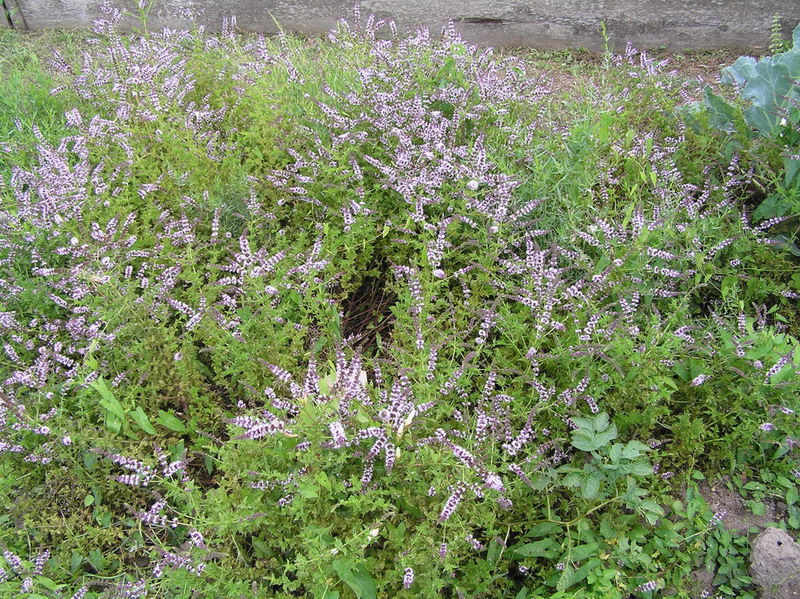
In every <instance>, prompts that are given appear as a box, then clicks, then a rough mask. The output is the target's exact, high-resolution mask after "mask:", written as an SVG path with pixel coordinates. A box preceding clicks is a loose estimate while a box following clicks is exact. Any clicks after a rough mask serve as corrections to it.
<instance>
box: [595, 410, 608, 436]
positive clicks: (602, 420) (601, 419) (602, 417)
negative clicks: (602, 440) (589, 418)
mask: <svg viewBox="0 0 800 599" xmlns="http://www.w3.org/2000/svg"><path fill="white" fill-rule="evenodd" d="M608 422H609V421H608V414H606V413H605V412H601V413H600V414H598V415H597V416H595V418H594V430H596V431H597V432H600V431H604V430H606V429H607V428H608Z"/></svg>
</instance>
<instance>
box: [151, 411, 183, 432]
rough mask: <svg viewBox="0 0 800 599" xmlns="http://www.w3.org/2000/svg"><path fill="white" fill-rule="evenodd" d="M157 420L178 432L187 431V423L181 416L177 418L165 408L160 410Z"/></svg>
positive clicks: (165, 426)
mask: <svg viewBox="0 0 800 599" xmlns="http://www.w3.org/2000/svg"><path fill="white" fill-rule="evenodd" d="M156 422H157V423H158V424H160V425H161V426H163V427H164V428H168V429H169V430H171V431H175V432H176V433H185V432H186V425H185V424H184V423H183V422H182V421H181V420H180V419H179V418H176V417H175V416H174V415H173V414H170V413H169V412H165V411H164V410H159V411H158V418H157V419H156Z"/></svg>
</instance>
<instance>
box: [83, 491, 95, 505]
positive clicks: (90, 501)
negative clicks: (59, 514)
mask: <svg viewBox="0 0 800 599" xmlns="http://www.w3.org/2000/svg"><path fill="white" fill-rule="evenodd" d="M93 503H94V495H92V494H91V493H89V494H88V495H87V496H86V497H84V498H83V505H85V506H86V507H89V506H90V505H92V504H93Z"/></svg>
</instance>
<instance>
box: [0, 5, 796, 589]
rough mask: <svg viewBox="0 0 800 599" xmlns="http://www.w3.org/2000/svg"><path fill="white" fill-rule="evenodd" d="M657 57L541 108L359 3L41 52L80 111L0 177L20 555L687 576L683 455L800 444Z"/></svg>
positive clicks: (153, 570)
mask: <svg viewBox="0 0 800 599" xmlns="http://www.w3.org/2000/svg"><path fill="white" fill-rule="evenodd" d="M109 11H110V13H109V14H110V16H109V18H110V22H107V23H104V24H102V26H103V27H104V28H105V27H108V26H109V23H110V25H113V23H114V22H115V21H117V20H118V19H119V17H120V16H121V13H118V12H114V11H113V10H111V9H109ZM387 27H388V31H387V30H386V28H387ZM658 66H659V65H655V64H654V62H653V61H652V60H651V59H649V58H647V57H646V55H643V54H638V53H636V52H635V51H633V50H632V49H629V50H628V51H626V54H625V55H623V56H621V57H617V58H614V59H613V60H611V61H610V65H609V66H608V69H607V70H606V71H605V73H604V75H603V76H604V77H606V79H607V83H608V85H609V86H610V87H611V89H612V92H610V93H609V94H608V96H607V97H604V98H601V99H597V98H590V100H589V101H588V102H587V103H586V104H584V105H582V104H578V103H576V104H577V105H576V106H573V107H572V108H571V111H568V112H566V113H563V114H560V113H558V111H551V110H550V107H549V106H548V99H549V97H550V96H549V94H550V92H549V90H548V87H547V82H546V81H545V80H544V79H542V78H533V79H531V78H530V77H528V75H527V74H526V72H525V65H524V64H523V63H522V62H521V61H519V60H515V59H511V58H496V57H495V56H494V55H493V53H492V52H491V51H488V50H486V51H481V50H479V49H477V48H475V47H473V46H470V45H468V44H466V43H464V42H463V41H462V40H461V39H460V38H459V36H458V35H457V34H456V32H455V30H454V28H453V27H452V26H448V27H447V28H445V30H444V31H443V32H442V36H441V38H435V37H434V36H431V34H430V33H428V32H426V31H419V32H416V33H410V34H407V35H401V34H399V33H398V32H397V31H396V29H395V27H394V25H393V24H384V23H381V22H375V21H374V19H373V18H372V17H370V18H367V19H361V18H360V15H358V14H357V15H356V19H355V20H354V21H353V22H350V23H348V22H342V23H341V25H340V26H339V28H338V29H337V30H336V31H335V32H332V33H331V35H330V36H329V39H328V41H327V42H325V43H321V42H320V43H319V44H318V48H317V49H314V48H312V49H309V48H308V47H306V46H303V45H302V44H299V43H298V42H297V41H296V40H293V39H290V38H288V37H287V36H285V35H281V36H280V37H279V38H278V39H277V40H269V41H267V40H263V39H258V40H250V41H246V40H242V39H240V38H238V37H236V36H234V35H233V34H231V33H230V32H229V31H226V32H225V33H224V34H223V35H221V36H217V37H212V36H206V35H205V34H204V32H202V31H198V32H195V33H193V34H189V33H175V32H163V33H161V34H150V33H145V34H143V35H140V36H132V37H127V38H124V37H119V36H116V35H113V32H112V35H111V36H110V37H105V38H102V39H101V41H100V42H99V43H97V44H96V45H95V47H94V48H93V52H87V53H86V54H85V55H84V57H83V61H82V64H81V66H76V65H74V64H72V63H70V62H68V61H67V60H65V59H64V58H63V57H62V58H59V56H57V57H56V60H55V64H54V67H55V68H56V70H57V72H58V75H57V76H58V77H61V79H62V83H61V86H60V88H59V89H58V90H57V91H58V92H59V95H61V97H62V98H68V99H69V100H70V101H71V102H73V103H74V104H75V106H74V107H73V108H70V109H69V110H68V111H67V112H66V114H65V126H66V127H68V128H69V135H63V136H61V137H60V138H59V139H58V141H57V142H53V141H52V140H49V139H48V138H47V137H46V136H45V135H43V134H41V132H39V133H37V132H36V130H33V132H32V135H33V136H34V137H35V138H36V143H35V145H34V147H33V148H29V147H28V148H25V151H27V152H33V154H34V156H35V159H34V160H33V161H32V162H31V161H19V162H18V163H14V162H13V161H14V159H15V156H17V152H16V150H13V149H9V151H8V152H7V155H8V156H9V157H10V160H11V161H12V164H11V167H10V175H9V176H8V177H7V178H5V179H1V181H2V183H3V185H2V187H0V194H1V195H0V197H1V198H2V212H0V227H2V229H0V230H2V236H1V237H0V253H2V258H0V259H2V261H3V262H2V264H3V266H4V276H3V277H2V279H0V294H1V295H0V297H2V300H3V302H4V312H2V314H0V316H2V318H0V326H2V329H3V332H4V335H5V336H7V338H8V341H7V342H4V355H3V357H2V362H0V364H2V367H3V380H4V391H3V396H2V403H1V404H0V424H1V425H2V426H1V427H0V448H1V451H0V454H1V455H2V461H1V462H0V468H2V469H3V473H4V474H8V479H10V477H12V476H13V477H14V479H15V480H21V481H25V482H23V483H21V485H22V488H23V491H22V492H21V494H20V497H21V499H18V500H17V501H14V502H10V501H9V505H10V506H11V507H10V508H9V515H8V516H5V517H4V519H2V520H0V526H2V527H3V530H4V531H5V532H4V542H5V543H6V545H5V546H4V547H3V549H4V551H5V553H4V554H3V555H4V560H5V564H6V565H5V566H4V567H3V570H1V571H0V576H1V577H2V579H3V582H4V584H6V585H7V586H8V588H10V589H12V591H13V592H23V593H39V594H43V593H50V594H57V593H61V595H62V596H67V595H65V593H67V589H68V588H69V589H70V591H71V592H75V590H77V593H76V594H75V597H83V596H95V595H98V594H100V595H106V596H116V597H142V596H145V595H147V594H152V595H154V596H164V597H190V596H193V592H194V591H199V592H205V593H207V594H208V595H209V596H232V597H233V596H239V595H243V596H274V597H292V596H315V597H316V596H319V597H329V598H335V597H339V596H342V597H345V596H356V597H359V598H368V597H377V596H398V597H404V596H406V597H408V596H414V595H419V596H444V597H462V596H475V597H477V596H496V597H511V596H513V597H518V598H525V597H545V596H547V597H559V596H563V597H566V596H586V597H626V596H628V595H630V594H631V593H633V594H635V595H639V596H653V595H654V594H655V593H657V592H660V591H662V590H666V589H667V588H672V589H675V590H678V591H680V592H683V591H686V592H688V589H686V588H683V585H684V582H683V581H682V579H684V578H685V576H684V575H683V574H685V571H686V570H687V569H689V568H691V567H692V559H693V557H694V554H695V553H696V552H697V551H699V550H700V549H701V547H700V546H698V545H696V544H692V545H689V544H688V543H687V541H688V540H691V539H695V538H697V537H700V536H704V537H705V536H707V537H709V538H713V534H711V535H709V534H707V533H709V532H710V531H711V529H712V528H713V523H712V524H709V518H705V517H697V514H696V506H694V504H692V507H691V508H689V506H688V505H687V506H686V507H685V508H684V506H683V505H676V503H675V498H674V497H669V495H668V494H669V491H670V488H669V484H670V483H669V481H670V480H673V477H674V479H677V480H679V481H683V479H684V476H683V475H682V473H685V472H692V471H693V470H694V469H695V468H702V469H705V470H707V471H709V472H720V471H724V470H725V469H726V468H729V467H731V466H736V465H738V466H742V465H747V466H749V467H752V468H756V467H759V466H761V465H764V466H765V467H766V466H767V465H768V466H769V467H770V468H772V469H773V470H774V471H775V475H776V476H778V473H780V476H782V477H783V478H784V479H785V480H790V479H788V478H787V476H793V475H792V474H791V473H792V472H793V471H794V470H795V469H796V465H795V460H796V455H795V453H794V446H795V444H796V439H794V437H792V432H791V425H790V424H785V423H783V422H782V421H781V420H780V418H782V417H783V416H781V415H784V416H787V417H788V416H790V415H792V414H793V413H794V412H795V411H796V410H798V409H800V407H799V406H796V405H791V403H790V400H787V397H790V396H789V395H788V394H787V390H788V389H790V388H793V387H794V386H796V382H797V378H796V377H797V374H798V368H800V350H798V349H797V348H798V342H797V338H796V332H795V329H796V324H797V312H796V307H794V306H793V305H792V304H791V303H790V301H791V300H793V299H796V297H797V295H798V293H800V281H798V280H796V279H797V277H794V278H792V277H791V276H790V275H788V274H787V273H788V272H790V268H791V266H792V262H791V257H788V256H787V255H786V252H784V251H783V249H782V248H781V247H778V248H776V247H774V246H775V245H776V244H777V242H776V237H775V236H774V228H775V227H778V226H781V225H782V224H783V223H784V222H785V220H784V219H782V218H777V219H770V220H766V221H762V222H760V223H759V224H754V223H752V222H751V221H750V219H749V218H748V215H747V213H746V210H745V209H744V206H743V204H744V203H745V199H746V195H747V192H748V189H749V188H750V186H752V185H755V184H756V183H758V180H757V177H756V175H755V174H753V173H751V172H749V170H748V169H747V168H745V167H744V166H743V165H741V164H740V161H739V159H738V158H733V157H731V158H730V160H728V161H727V163H726V162H725V161H721V160H720V161H718V162H715V163H714V164H710V165H701V166H699V165H698V164H697V163H696V158H695V157H694V156H693V155H692V153H691V152H690V151H687V150H686V147H687V146H688V145H689V141H687V136H691V135H692V133H690V132H687V131H684V130H683V127H682V124H681V122H680V120H679V119H678V117H677V115H676V114H675V111H674V110H673V109H674V108H675V106H674V105H673V104H669V102H673V103H674V102H676V101H675V100H674V99H672V100H670V99H669V98H672V97H674V96H676V95H677V97H680V93H679V92H680V90H683V88H682V87H680V86H677V87H674V84H673V83H671V82H670V79H669V77H662V75H660V74H659V70H658ZM637 90H638V91H637ZM684 91H685V90H684ZM56 97H58V96H56ZM647 98H651V99H652V98H658V99H659V101H663V102H665V105H664V107H663V108H664V110H662V111H660V112H659V113H658V114H656V115H648V116H647V117H646V118H645V117H642V115H641V114H640V112H641V106H642V105H643V103H646V102H648V101H650V100H647ZM655 125H657V128H655V129H648V128H649V127H652V126H655ZM22 128H23V129H24V125H23V126H22ZM553 131H557V132H559V133H563V134H559V135H553ZM690 141H691V140H690ZM20 151H22V150H20ZM778 245H779V244H778ZM784 246H785V244H784ZM753 305H755V307H754V308H753ZM767 424H769V425H770V426H767ZM772 427H774V428H772ZM778 429H780V430H781V431H782V434H785V439H783V440H782V441H776V440H775V439H773V438H771V437H764V436H763V435H762V433H772V432H774V431H775V430H778ZM772 443H778V444H780V447H781V449H780V450H778V451H780V452H782V453H780V455H777V453H776V454H775V456H773V459H772V460H770V459H768V457H767V454H766V453H765V451H766V449H767V448H771V444H772ZM775 458H780V459H781V461H780V462H776V461H775ZM676 473H677V475H676ZM792 484H793V483H792ZM66 489H68V492H66V491H65V490H66ZM14 492H15V489H14V488H12V486H11V485H10V484H2V485H0V493H2V494H3V496H4V497H10V496H11V495H12V494H13V493H14ZM687 501H688V503H692V502H691V498H687ZM678 503H680V502H678ZM665 508H668V509H665ZM690 509H691V510H694V512H693V513H692V514H689V510H690ZM687 531H688V532H687ZM6 532H7V534H5V533H6ZM5 539H8V540H5ZM709 543H710V541H709ZM709 543H707V544H706V547H708V546H710V545H709ZM29 547H35V548H39V547H41V548H44V549H42V550H41V552H40V553H36V550H34V551H33V552H30V551H29V550H28V548H29ZM37 550H38V549H37ZM47 551H49V553H46V552H47ZM28 556H30V557H31V558H32V559H27V560H26V559H23V557H28ZM682 573H683V574H682ZM70 585H71V586H70ZM72 587H74V588H72ZM742 588H743V587H742ZM67 594H68V593H67Z"/></svg>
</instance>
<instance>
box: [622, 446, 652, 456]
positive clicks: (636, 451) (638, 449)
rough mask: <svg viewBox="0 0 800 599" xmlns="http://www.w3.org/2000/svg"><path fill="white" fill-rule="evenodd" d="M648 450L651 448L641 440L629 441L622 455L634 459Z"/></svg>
mask: <svg viewBox="0 0 800 599" xmlns="http://www.w3.org/2000/svg"><path fill="white" fill-rule="evenodd" d="M648 451H650V448H649V447H648V446H647V445H645V444H644V443H642V442H641V441H628V443H627V445H625V449H623V451H622V457H623V458H625V459H627V460H633V459H635V458H638V457H639V456H640V455H642V454H643V453H646V452H648Z"/></svg>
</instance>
